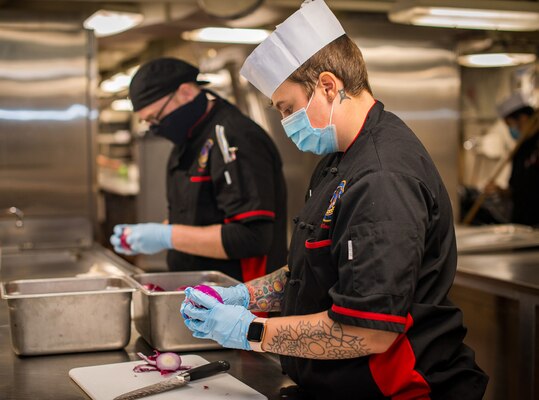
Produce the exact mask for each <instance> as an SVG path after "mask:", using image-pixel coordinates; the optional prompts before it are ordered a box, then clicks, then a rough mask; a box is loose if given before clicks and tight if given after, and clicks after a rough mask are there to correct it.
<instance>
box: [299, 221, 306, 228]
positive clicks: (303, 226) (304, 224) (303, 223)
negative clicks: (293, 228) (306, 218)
mask: <svg viewBox="0 0 539 400" xmlns="http://www.w3.org/2000/svg"><path fill="white" fill-rule="evenodd" d="M298 226H299V229H305V227H306V226H307V224H306V223H305V222H303V221H301V222H300V223H299V225H298Z"/></svg>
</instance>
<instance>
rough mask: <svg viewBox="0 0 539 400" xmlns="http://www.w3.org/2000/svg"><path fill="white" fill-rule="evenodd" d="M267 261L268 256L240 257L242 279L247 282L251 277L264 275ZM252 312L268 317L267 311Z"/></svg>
mask: <svg viewBox="0 0 539 400" xmlns="http://www.w3.org/2000/svg"><path fill="white" fill-rule="evenodd" d="M267 261H268V256H260V257H251V258H242V259H241V260H240V265H241V274H242V276H243V281H244V282H248V281H250V280H252V279H256V278H260V277H261V276H264V275H266V263H267ZM253 314H254V315H256V316H257V317H260V318H268V313H267V312H255V313H253Z"/></svg>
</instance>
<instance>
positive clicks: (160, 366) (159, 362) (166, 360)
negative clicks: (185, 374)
mask: <svg viewBox="0 0 539 400" xmlns="http://www.w3.org/2000/svg"><path fill="white" fill-rule="evenodd" d="M137 355H138V356H139V357H140V358H141V359H143V360H144V361H146V363H147V364H140V365H136V366H135V367H134V368H133V371H134V372H148V371H160V372H161V375H167V374H171V373H173V372H176V371H183V370H188V369H191V367H190V366H183V365H181V364H182V359H181V357H180V356H179V355H177V354H176V353H160V352H159V351H157V350H154V352H153V355H152V356H145V355H144V354H142V353H137Z"/></svg>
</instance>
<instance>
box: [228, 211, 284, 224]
mask: <svg viewBox="0 0 539 400" xmlns="http://www.w3.org/2000/svg"><path fill="white" fill-rule="evenodd" d="M251 218H263V219H272V220H273V219H275V213H274V212H273V211H268V210H253V211H247V212H243V213H240V214H236V215H234V216H232V217H230V218H225V224H229V223H231V222H236V221H242V220H245V219H251Z"/></svg>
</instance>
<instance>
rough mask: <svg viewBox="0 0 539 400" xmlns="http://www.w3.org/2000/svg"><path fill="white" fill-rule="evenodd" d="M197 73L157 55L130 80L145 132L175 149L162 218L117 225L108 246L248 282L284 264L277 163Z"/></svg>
mask: <svg viewBox="0 0 539 400" xmlns="http://www.w3.org/2000/svg"><path fill="white" fill-rule="evenodd" d="M198 73H199V70H198V69H197V68H196V67H194V66H193V65H191V64H188V63H187V62H185V61H182V60H179V59H175V58H158V59H155V60H152V61H150V62H148V63H146V64H144V65H142V66H141V67H140V69H139V70H138V71H137V73H136V74H135V75H134V77H133V79H132V81H131V84H130V87H129V96H130V98H131V102H132V103H133V110H134V111H135V112H136V114H137V116H138V117H139V118H140V119H141V120H143V121H146V122H147V123H149V125H150V133H151V134H155V135H158V136H162V137H164V138H166V139H168V140H170V141H171V142H172V143H174V147H173V149H172V151H171V154H170V157H169V160H168V167H167V171H166V183H167V200H168V214H169V218H168V221H167V222H165V223H142V224H135V225H124V224H122V225H117V226H115V227H114V233H113V235H112V236H111V238H110V242H111V244H112V245H113V246H114V250H115V251H116V252H118V253H121V254H128V255H134V254H141V253H142V254H154V253H157V252H159V251H162V250H168V254H167V264H168V267H169V269H170V270H172V271H194V270H217V271H221V272H223V273H225V274H227V275H229V276H231V277H233V278H235V279H238V280H240V281H247V280H250V279H253V278H256V277H259V276H263V275H265V274H266V273H268V272H271V271H274V270H275V269H276V268H277V267H281V266H282V265H283V264H284V263H285V262H286V254H287V239H286V187H285V182H284V177H283V173H282V163H281V158H280V155H279V153H278V151H277V148H276V147H275V145H274V143H273V142H272V140H271V139H270V137H269V136H268V135H267V134H266V132H264V130H263V129H262V128H261V127H260V126H258V125H257V124H256V123H254V122H253V121H252V120H250V119H249V118H248V117H246V116H245V115H243V114H242V113H241V112H240V111H239V110H238V109H237V108H236V107H235V106H233V105H232V104H230V103H229V102H227V101H226V100H224V99H222V98H220V97H219V96H217V95H216V94H214V93H212V92H210V91H208V90H205V89H203V88H202V87H201V85H203V84H204V83H207V82H201V81H197V75H198ZM122 235H125V236H124V237H122Z"/></svg>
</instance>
